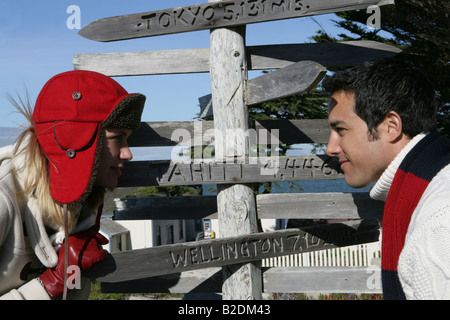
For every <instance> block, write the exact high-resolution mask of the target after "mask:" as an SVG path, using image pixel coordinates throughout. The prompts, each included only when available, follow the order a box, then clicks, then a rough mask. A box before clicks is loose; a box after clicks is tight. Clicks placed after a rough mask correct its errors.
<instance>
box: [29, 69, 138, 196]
mask: <svg viewBox="0 0 450 320" xmlns="http://www.w3.org/2000/svg"><path fill="white" fill-rule="evenodd" d="M144 103H145V96H144V95H142V94H139V93H132V94H129V93H128V92H127V91H126V90H125V89H124V88H123V87H122V86H121V85H120V84H118V83H117V82H116V81H115V80H113V79H111V78H110V77H107V76H105V75H103V74H100V73H97V72H92V71H82V70H77V71H68V72H65V73H61V74H59V75H56V76H54V77H53V78H52V79H50V80H49V81H48V82H47V83H46V84H45V86H44V87H43V88H42V90H41V92H40V94H39V96H38V98H37V101H36V106H35V108H34V112H33V120H34V122H35V128H36V135H37V138H38V141H39V144H40V145H41V147H42V149H43V151H44V153H45V155H46V156H47V158H48V165H49V175H50V191H51V195H52V198H53V199H54V200H55V201H57V202H58V203H60V204H75V203H79V202H82V201H84V200H85V199H86V197H87V196H88V195H89V193H90V191H91V190H92V186H93V184H94V182H95V178H96V173H97V168H98V165H99V160H100V153H101V146H102V138H103V129H105V128H127V129H132V130H135V129H137V127H138V126H139V124H140V119H141V114H142V110H143V107H144Z"/></svg>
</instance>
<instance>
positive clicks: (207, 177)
mask: <svg viewBox="0 0 450 320" xmlns="http://www.w3.org/2000/svg"><path fill="white" fill-rule="evenodd" d="M343 177H344V175H343V172H342V170H341V169H340V167H339V163H338V161H337V159H336V158H333V157H328V156H326V155H311V156H290V157H285V156H280V157H265V158H249V160H248V161H246V162H245V163H237V162H234V161H233V162H228V163H227V162H216V161H214V159H194V160H193V161H190V160H189V161H188V162H177V161H132V162H129V163H127V164H126V165H125V171H124V175H123V176H121V177H120V179H119V186H120V187H136V186H170V185H198V184H227V183H253V182H269V181H282V180H286V181H293V180H314V179H339V178H343Z"/></svg>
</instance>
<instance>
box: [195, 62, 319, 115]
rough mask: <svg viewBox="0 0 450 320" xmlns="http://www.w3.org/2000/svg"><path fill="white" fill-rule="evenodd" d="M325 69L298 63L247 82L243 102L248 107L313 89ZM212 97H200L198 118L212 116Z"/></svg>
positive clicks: (311, 64) (311, 63)
mask: <svg viewBox="0 0 450 320" xmlns="http://www.w3.org/2000/svg"><path fill="white" fill-rule="evenodd" d="M326 72H327V69H326V68H325V67H324V66H322V65H321V64H319V63H317V62H314V61H300V62H297V63H294V64H291V65H289V66H287V67H284V68H282V69H278V70H276V71H273V72H270V73H268V74H264V75H262V76H259V77H257V78H254V79H250V80H248V81H247V90H246V91H245V102H246V104H247V105H248V106H251V105H255V104H259V103H263V102H267V101H271V100H275V99H280V98H285V97H288V96H291V95H294V94H299V93H302V92H304V91H308V90H310V89H312V88H314V87H315V86H316V85H317V84H318V83H319V82H320V81H321V80H322V78H323V77H324V76H325V74H326ZM211 99H212V95H211V94H209V95H206V96H203V97H200V98H199V99H198V100H199V103H200V109H201V112H200V118H204V117H206V116H210V115H212V114H213V113H212V110H213V106H212V101H211Z"/></svg>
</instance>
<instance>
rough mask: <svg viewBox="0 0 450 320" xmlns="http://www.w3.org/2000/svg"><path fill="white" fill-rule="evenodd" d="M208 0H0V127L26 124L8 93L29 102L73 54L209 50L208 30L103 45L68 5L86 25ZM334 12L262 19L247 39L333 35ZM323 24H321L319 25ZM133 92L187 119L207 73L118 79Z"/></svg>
mask: <svg viewBox="0 0 450 320" xmlns="http://www.w3.org/2000/svg"><path fill="white" fill-rule="evenodd" d="M206 2H207V0H200V1H199V0H156V1H155V0H152V1H143V0H127V1H120V0H41V1H36V0H1V3H0V48H1V49H0V110H1V117H0V127H5V126H6V127H17V126H18V125H20V124H22V123H23V122H24V120H23V118H22V116H21V115H19V114H17V113H16V112H15V111H14V108H13V107H12V106H11V104H10V103H9V101H8V99H7V94H11V95H13V96H15V95H16V94H19V95H21V96H23V95H24V93H25V88H26V89H27V91H28V92H29V93H30V96H31V98H32V101H34V100H35V99H36V97H37V95H38V94H39V91H40V89H41V88H42V86H43V85H44V84H45V82H46V81H47V80H48V79H50V78H51V77H52V76H53V75H55V74H58V73H60V72H64V71H67V70H72V69H73V65H72V59H73V56H74V55H75V54H82V53H105V52H127V51H153V50H167V49H187V48H206V47H208V46H209V31H196V32H189V33H181V34H174V35H164V36H158V37H151V38H141V39H134V40H126V41H119V42H109V43H102V42H96V41H92V40H88V39H85V38H83V37H81V36H80V35H78V33H77V32H78V30H76V29H73V30H71V29H69V28H68V27H67V24H66V22H67V20H68V18H69V17H70V15H71V14H68V13H67V8H68V7H69V6H70V5H77V6H78V7H80V9H81V28H83V27H85V26H86V25H88V24H89V23H91V22H92V21H94V20H96V19H100V18H106V17H111V16H118V15H123V14H131V13H140V12H146V11H153V10H162V9H167V8H173V7H181V6H187V5H192V4H201V3H206ZM332 19H336V16H335V15H333V14H329V15H322V16H316V17H314V20H313V19H311V18H308V17H305V18H298V19H289V20H283V21H275V22H265V23H258V24H253V25H248V26H247V45H264V44H285V43H304V42H312V40H311V39H310V38H311V36H313V35H314V34H315V32H316V31H317V30H319V29H320V28H321V27H323V28H324V29H325V30H326V31H327V32H329V33H330V34H332V35H336V33H338V30H336V28H335V27H334V24H333V23H332V21H331V20H332ZM319 24H320V26H319ZM115 79H116V80H117V81H118V82H119V83H121V84H122V85H123V86H124V87H125V88H126V89H127V90H128V91H129V92H141V93H143V94H145V95H146V96H147V102H146V106H145V109H144V113H143V116H142V120H143V121H189V120H192V119H193V118H194V117H195V116H196V113H198V112H199V107H198V98H199V97H201V96H203V95H206V94H208V93H210V91H211V89H210V79H209V75H208V74H188V75H158V76H139V77H117V78H115Z"/></svg>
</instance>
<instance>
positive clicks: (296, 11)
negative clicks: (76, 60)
mask: <svg viewBox="0 0 450 320" xmlns="http://www.w3.org/2000/svg"><path fill="white" fill-rule="evenodd" d="M386 2H387V3H390V4H392V3H393V1H385V2H384V3H382V2H380V0H334V1H330V0H314V1H307V0H239V1H237V0H236V1H223V2H219V3H217V2H211V1H210V2H209V3H206V4H200V5H192V6H187V7H178V8H172V9H165V10H158V11H150V12H142V13H137V14H128V15H122V16H117V17H111V18H103V19H99V20H96V21H94V22H92V23H90V24H89V25H88V26H86V27H85V28H83V29H82V30H80V32H79V34H80V35H81V36H83V37H85V38H88V39H91V40H95V41H117V40H124V39H135V38H142V37H151V36H157V35H164V34H173V33H181V32H189V31H197V30H205V29H212V28H222V27H233V26H242V25H245V24H250V23H257V22H265V21H274V20H282V19H290V18H299V17H307V16H315V15H320V14H326V13H333V12H341V11H348V10H357V9H367V8H368V7H369V6H371V5H382V4H386Z"/></svg>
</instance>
